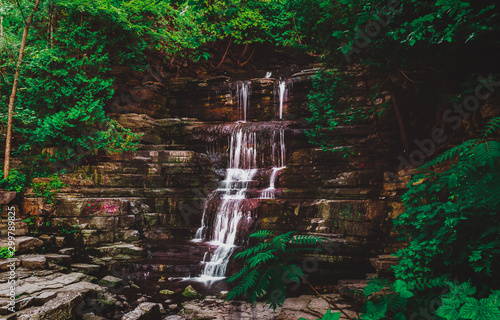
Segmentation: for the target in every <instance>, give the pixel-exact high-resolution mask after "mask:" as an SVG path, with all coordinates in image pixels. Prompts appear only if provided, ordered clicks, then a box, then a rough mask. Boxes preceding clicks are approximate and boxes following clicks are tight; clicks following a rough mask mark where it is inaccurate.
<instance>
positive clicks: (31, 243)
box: [14, 236, 43, 253]
mask: <svg viewBox="0 0 500 320" xmlns="http://www.w3.org/2000/svg"><path fill="white" fill-rule="evenodd" d="M14 242H15V243H16V249H17V252H18V253H26V252H33V251H37V250H38V249H40V248H41V247H42V246H43V241H42V240H40V239H37V238H33V237H26V236H24V237H16V239H15V240H14Z"/></svg>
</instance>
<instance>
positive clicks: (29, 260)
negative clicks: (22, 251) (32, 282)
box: [19, 254, 47, 269]
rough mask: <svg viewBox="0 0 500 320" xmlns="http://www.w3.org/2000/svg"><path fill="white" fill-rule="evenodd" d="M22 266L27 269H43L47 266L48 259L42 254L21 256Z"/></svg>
mask: <svg viewBox="0 0 500 320" xmlns="http://www.w3.org/2000/svg"><path fill="white" fill-rule="evenodd" d="M19 259H21V265H22V266H23V267H25V268H27V269H43V268H45V267H46V266H47V258H46V257H45V256H44V255H41V254H29V255H23V256H19Z"/></svg>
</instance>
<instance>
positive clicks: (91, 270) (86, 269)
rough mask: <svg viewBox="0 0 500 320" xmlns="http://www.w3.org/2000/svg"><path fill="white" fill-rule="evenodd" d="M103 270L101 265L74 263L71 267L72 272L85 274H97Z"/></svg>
mask: <svg viewBox="0 0 500 320" xmlns="http://www.w3.org/2000/svg"><path fill="white" fill-rule="evenodd" d="M100 269H101V266H100V265H97V264H89V263H73V264H72V265H71V270H73V271H75V272H81V273H85V274H96V273H98V272H99V270H100Z"/></svg>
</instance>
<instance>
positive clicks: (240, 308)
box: [179, 294, 356, 320]
mask: <svg viewBox="0 0 500 320" xmlns="http://www.w3.org/2000/svg"><path fill="white" fill-rule="evenodd" d="M323 297H324V298H325V299H327V300H331V301H332V302H334V301H337V300H338V299H339V295H338V294H325V295H323ZM335 303H336V304H337V305H338V306H339V307H341V308H343V310H345V311H346V312H347V313H348V314H349V315H350V316H351V317H353V318H355V316H356V313H355V312H354V311H352V310H350V306H349V305H346V304H342V303H339V302H335ZM328 309H330V310H332V312H336V311H335V310H333V307H332V306H331V305H329V304H328V303H327V302H326V301H325V300H323V299H322V298H320V297H317V296H313V295H303V296H300V297H296V298H288V299H286V300H285V302H284V303H283V306H282V307H279V308H277V309H276V311H273V310H272V309H269V307H268V305H266V304H264V303H262V302H258V303H256V304H255V305H253V306H252V305H251V304H249V303H247V302H239V301H231V302H228V301H224V300H222V299H205V300H192V301H189V302H187V303H186V304H185V305H184V309H183V310H182V311H181V313H180V314H179V315H180V316H181V317H182V319H199V320H202V319H207V320H208V319H211V320H230V319H238V320H251V319H259V320H297V319H299V318H301V317H304V318H306V319H318V318H320V319H321V318H322V317H323V314H325V313H326V311H327V310H328ZM340 319H347V318H346V317H345V316H344V315H342V316H341V318H340Z"/></svg>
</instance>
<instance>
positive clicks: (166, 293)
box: [160, 289, 175, 296]
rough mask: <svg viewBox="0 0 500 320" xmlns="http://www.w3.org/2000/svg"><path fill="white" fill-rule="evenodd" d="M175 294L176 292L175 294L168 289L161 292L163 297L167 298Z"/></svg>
mask: <svg viewBox="0 0 500 320" xmlns="http://www.w3.org/2000/svg"><path fill="white" fill-rule="evenodd" d="M174 293H175V292H173V291H172V290H167V289H165V290H161V291H160V294H163V295H166V296H171V295H173V294H174Z"/></svg>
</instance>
